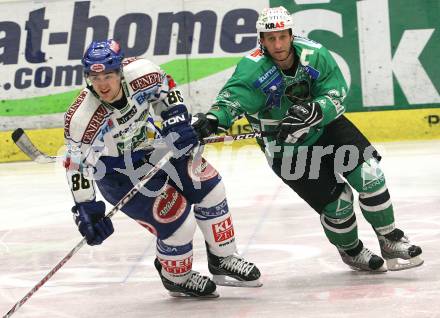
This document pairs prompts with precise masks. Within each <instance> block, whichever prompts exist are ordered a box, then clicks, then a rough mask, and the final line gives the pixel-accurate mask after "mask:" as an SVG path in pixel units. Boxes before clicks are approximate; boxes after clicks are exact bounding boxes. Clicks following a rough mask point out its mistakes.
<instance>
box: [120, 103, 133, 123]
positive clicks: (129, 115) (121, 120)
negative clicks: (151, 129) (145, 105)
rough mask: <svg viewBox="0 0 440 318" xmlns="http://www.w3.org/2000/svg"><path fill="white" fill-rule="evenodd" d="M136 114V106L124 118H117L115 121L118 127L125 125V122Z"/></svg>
mask: <svg viewBox="0 0 440 318" xmlns="http://www.w3.org/2000/svg"><path fill="white" fill-rule="evenodd" d="M136 113H137V108H136V106H133V107H132V108H131V109H130V110H129V111H128V112H127V113H126V114H125V115H124V116H122V117H121V118H117V119H116V121H117V122H118V124H119V125H122V124H125V123H126V122H127V121H129V120H130V119H132V118H133V116H134V115H135V114H136Z"/></svg>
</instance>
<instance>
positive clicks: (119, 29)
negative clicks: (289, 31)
mask: <svg viewBox="0 0 440 318" xmlns="http://www.w3.org/2000/svg"><path fill="white" fill-rule="evenodd" d="M90 7H91V2H90V1H81V2H75V3H74V5H73V12H72V16H71V21H65V22H66V23H68V24H67V25H68V26H69V27H70V31H69V32H58V31H57V30H54V29H53V27H52V28H51V24H52V20H51V19H60V18H62V17H58V16H57V17H48V16H47V13H46V9H47V8H46V7H43V8H40V9H37V10H34V11H31V12H29V15H28V18H27V20H26V22H25V26H24V30H25V32H24V35H25V36H26V42H25V47H24V54H22V56H23V55H24V60H22V56H20V53H21V51H20V49H21V50H23V48H20V43H23V42H20V36H21V29H22V26H20V24H18V23H16V22H13V21H0V34H1V33H3V34H5V36H4V37H3V38H2V39H0V52H3V53H2V54H0V63H2V64H4V65H17V64H20V65H26V64H31V65H29V67H19V68H17V69H15V71H14V72H13V73H14V75H13V79H9V80H7V81H6V82H5V81H4V80H2V81H1V82H0V84H1V85H2V87H3V89H5V90H9V89H11V88H15V89H19V90H24V89H27V88H30V87H37V88H46V87H49V86H52V87H58V86H72V85H81V84H82V81H83V76H82V66H81V65H80V63H79V60H80V59H81V58H82V55H83V53H84V51H85V48H86V45H87V44H88V43H86V42H89V41H88V40H87V33H88V32H89V34H90V31H92V32H93V39H100V40H102V39H106V38H109V37H112V38H114V39H116V40H118V41H120V43H121V46H122V49H123V50H124V51H125V55H126V56H141V55H152V56H166V55H174V54H175V55H183V56H186V55H188V54H194V53H198V54H212V53H213V52H214V50H215V49H217V51H219V50H218V49H220V52H225V53H242V52H246V51H249V50H251V49H252V48H254V47H255V45H256V41H257V38H256V30H255V23H256V20H257V17H258V12H257V11H256V10H253V9H246V8H241V9H233V10H230V11H227V12H226V13H224V15H223V16H218V13H216V12H215V11H213V10H202V11H198V12H190V11H181V12H176V11H173V10H171V8H170V10H169V11H170V12H159V13H157V15H154V16H153V15H149V14H148V13H144V12H142V10H141V11H139V12H128V13H125V14H123V15H121V16H119V17H116V20H115V23H114V25H111V21H112V20H114V18H113V19H112V18H110V17H107V16H104V15H93V14H91V12H90V11H91V10H90ZM94 8H95V6H94ZM141 9H142V8H141ZM165 9H166V7H165ZM47 11H48V10H47ZM66 12H71V11H69V10H66ZM100 12H102V10H101V11H100ZM114 12H115V9H113V10H112V11H109V14H114ZM145 12H148V10H145ZM176 25H177V26H178V32H177V38H176V36H175V35H176V34H175V30H176V28H175V26H176ZM197 25H199V26H200V28H196V26H197ZM218 26H219V27H220V32H219V35H218V32H217V31H218V30H217V29H218ZM173 32H174V34H173ZM173 36H174V38H173ZM195 39H197V40H198V41H197V42H198V47H193V46H196V44H195V43H196V41H195ZM44 40H46V42H45V41H44ZM128 42H130V43H128ZM63 45H64V47H65V49H64V50H63V51H60V52H63V53H64V54H66V55H65V56H64V57H63V56H61V57H58V58H60V59H64V60H65V61H72V62H73V63H66V64H68V65H56V66H52V65H51V66H49V65H46V64H48V63H47V62H49V58H48V55H49V54H48V53H47V51H48V50H50V49H52V48H54V47H55V46H57V47H56V48H57V49H58V50H59V47H62V46H63ZM172 46H175V52H171V47H172ZM45 48H46V49H45ZM32 64H36V65H35V66H37V65H38V64H43V65H41V66H37V67H35V66H34V67H32V66H33V65H32ZM9 73H10V72H9Z"/></svg>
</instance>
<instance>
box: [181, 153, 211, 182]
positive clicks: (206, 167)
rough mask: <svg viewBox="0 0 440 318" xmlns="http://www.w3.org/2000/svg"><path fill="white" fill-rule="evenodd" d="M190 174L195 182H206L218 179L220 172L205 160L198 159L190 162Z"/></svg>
mask: <svg viewBox="0 0 440 318" xmlns="http://www.w3.org/2000/svg"><path fill="white" fill-rule="evenodd" d="M188 174H189V176H190V177H191V179H193V180H196V181H206V180H210V179H212V178H214V177H216V176H217V175H218V171H217V170H215V168H214V167H213V166H211V165H210V164H209V162H208V161H206V160H205V158H198V160H197V161H194V160H193V159H190V160H188Z"/></svg>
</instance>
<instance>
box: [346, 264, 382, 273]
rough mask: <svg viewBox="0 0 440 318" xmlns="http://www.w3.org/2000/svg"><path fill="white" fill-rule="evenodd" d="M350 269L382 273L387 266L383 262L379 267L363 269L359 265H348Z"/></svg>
mask: <svg viewBox="0 0 440 318" xmlns="http://www.w3.org/2000/svg"><path fill="white" fill-rule="evenodd" d="M348 266H349V267H350V268H351V269H352V270H355V271H358V272H368V273H373V274H382V273H385V272H386V271H387V270H388V268H387V266H386V265H385V264H383V265H382V266H381V267H379V268H378V269H363V268H359V267H355V266H352V265H348Z"/></svg>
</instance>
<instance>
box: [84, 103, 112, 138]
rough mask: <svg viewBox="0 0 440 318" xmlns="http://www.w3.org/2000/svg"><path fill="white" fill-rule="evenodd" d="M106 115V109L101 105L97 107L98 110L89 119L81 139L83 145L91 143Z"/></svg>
mask: <svg viewBox="0 0 440 318" xmlns="http://www.w3.org/2000/svg"><path fill="white" fill-rule="evenodd" d="M107 113H108V112H107V109H106V108H105V107H104V106H103V105H99V107H98V109H97V110H96V111H95V113H94V114H93V116H92V118H91V119H90V121H89V123H88V125H87V128H86V131H85V132H84V135H83V137H82V139H81V141H82V142H83V143H85V144H90V143H91V142H92V140H93V138H94V137H95V135H96V133H97V132H98V130H99V128H100V127H101V126H102V124H103V122H104V118H105V116H106V115H107Z"/></svg>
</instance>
